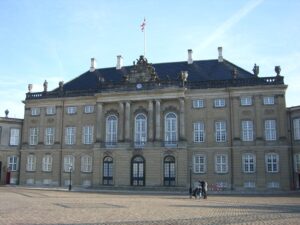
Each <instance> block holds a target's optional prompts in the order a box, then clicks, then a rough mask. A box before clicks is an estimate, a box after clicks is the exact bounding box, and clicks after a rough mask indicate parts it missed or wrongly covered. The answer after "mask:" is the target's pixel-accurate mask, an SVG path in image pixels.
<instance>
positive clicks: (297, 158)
mask: <svg viewBox="0 0 300 225" xmlns="http://www.w3.org/2000/svg"><path fill="white" fill-rule="evenodd" d="M294 165H295V172H296V173H300V153H298V154H295V155H294Z"/></svg>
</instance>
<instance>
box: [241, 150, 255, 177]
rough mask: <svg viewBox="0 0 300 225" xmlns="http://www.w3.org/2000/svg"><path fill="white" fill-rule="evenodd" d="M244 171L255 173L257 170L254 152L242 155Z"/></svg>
mask: <svg viewBox="0 0 300 225" xmlns="http://www.w3.org/2000/svg"><path fill="white" fill-rule="evenodd" d="M242 160H243V161H242V162H243V163H242V164H243V172H244V173H255V171H256V157H255V155H254V154H252V153H245V154H243V156H242Z"/></svg>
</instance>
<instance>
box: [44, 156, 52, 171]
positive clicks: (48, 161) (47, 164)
mask: <svg viewBox="0 0 300 225" xmlns="http://www.w3.org/2000/svg"><path fill="white" fill-rule="evenodd" d="M42 170H43V171H44V172H51V171H52V156H51V155H45V156H44V157H43V163H42Z"/></svg>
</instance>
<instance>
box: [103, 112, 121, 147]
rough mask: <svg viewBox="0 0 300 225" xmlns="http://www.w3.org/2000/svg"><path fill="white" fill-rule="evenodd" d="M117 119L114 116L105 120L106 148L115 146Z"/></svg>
mask: <svg viewBox="0 0 300 225" xmlns="http://www.w3.org/2000/svg"><path fill="white" fill-rule="evenodd" d="M117 129H118V118H117V117H116V116H115V115H111V116H108V117H107V118H106V140H105V142H106V146H107V147H109V146H115V145H116V144H117Z"/></svg>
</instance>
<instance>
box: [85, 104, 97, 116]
mask: <svg viewBox="0 0 300 225" xmlns="http://www.w3.org/2000/svg"><path fill="white" fill-rule="evenodd" d="M94 110H95V106H94V105H85V106H84V113H85V114H91V113H93V112H94Z"/></svg>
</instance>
